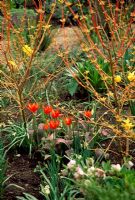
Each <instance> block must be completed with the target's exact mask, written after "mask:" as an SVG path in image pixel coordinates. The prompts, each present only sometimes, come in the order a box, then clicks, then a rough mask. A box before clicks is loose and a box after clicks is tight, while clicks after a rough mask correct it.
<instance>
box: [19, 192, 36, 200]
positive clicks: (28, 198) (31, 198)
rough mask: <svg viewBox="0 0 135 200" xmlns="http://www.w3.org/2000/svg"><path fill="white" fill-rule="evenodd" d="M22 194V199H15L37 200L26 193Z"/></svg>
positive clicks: (20, 198)
mask: <svg viewBox="0 0 135 200" xmlns="http://www.w3.org/2000/svg"><path fill="white" fill-rule="evenodd" d="M23 194H24V197H19V196H18V197H17V199H19V200H38V199H37V198H36V197H34V196H33V195H31V194H28V193H23Z"/></svg>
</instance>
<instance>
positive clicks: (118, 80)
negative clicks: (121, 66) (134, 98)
mask: <svg viewBox="0 0 135 200" xmlns="http://www.w3.org/2000/svg"><path fill="white" fill-rule="evenodd" d="M114 80H115V82H116V83H120V82H121V76H120V75H117V76H115V77H114Z"/></svg>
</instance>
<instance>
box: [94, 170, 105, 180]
mask: <svg viewBox="0 0 135 200" xmlns="http://www.w3.org/2000/svg"><path fill="white" fill-rule="evenodd" d="M95 175H96V176H97V177H99V178H100V177H102V178H105V172H104V170H102V169H100V168H96V173H95Z"/></svg>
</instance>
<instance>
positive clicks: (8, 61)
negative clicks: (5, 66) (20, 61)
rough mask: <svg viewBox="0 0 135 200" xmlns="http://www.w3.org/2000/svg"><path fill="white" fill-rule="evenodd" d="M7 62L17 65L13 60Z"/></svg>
mask: <svg viewBox="0 0 135 200" xmlns="http://www.w3.org/2000/svg"><path fill="white" fill-rule="evenodd" d="M8 63H9V64H11V65H12V66H14V67H17V65H16V63H15V62H14V61H13V60H9V61H8Z"/></svg>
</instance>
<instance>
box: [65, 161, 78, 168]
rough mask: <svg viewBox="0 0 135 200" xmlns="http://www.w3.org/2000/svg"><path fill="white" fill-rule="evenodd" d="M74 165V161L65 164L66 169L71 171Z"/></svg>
mask: <svg viewBox="0 0 135 200" xmlns="http://www.w3.org/2000/svg"><path fill="white" fill-rule="evenodd" d="M75 165H76V161H75V160H70V162H69V163H68V164H67V168H68V169H72V168H73V167H74V166H75Z"/></svg>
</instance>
